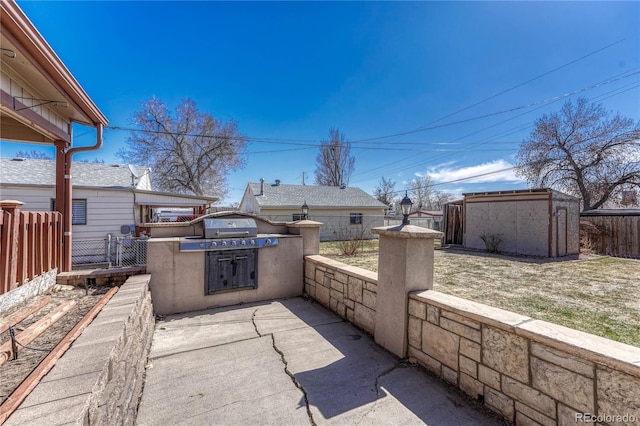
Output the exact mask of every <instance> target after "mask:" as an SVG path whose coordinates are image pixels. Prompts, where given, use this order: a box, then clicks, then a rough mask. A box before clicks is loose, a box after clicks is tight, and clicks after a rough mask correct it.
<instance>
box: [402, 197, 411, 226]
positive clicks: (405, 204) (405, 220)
mask: <svg viewBox="0 0 640 426" xmlns="http://www.w3.org/2000/svg"><path fill="white" fill-rule="evenodd" d="M411 206H413V201H411V198H409V197H408V196H407V192H406V191H405V193H404V198H403V199H402V201H400V209H401V210H402V224H403V225H408V224H409V213H411Z"/></svg>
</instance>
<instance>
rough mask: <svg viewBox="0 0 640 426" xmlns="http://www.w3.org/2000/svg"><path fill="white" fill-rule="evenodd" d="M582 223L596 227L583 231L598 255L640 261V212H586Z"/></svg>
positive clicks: (584, 228) (582, 227)
mask: <svg viewBox="0 0 640 426" xmlns="http://www.w3.org/2000/svg"><path fill="white" fill-rule="evenodd" d="M580 221H581V222H584V221H587V222H590V223H591V224H592V225H594V226H595V227H593V228H592V227H589V229H587V227H584V226H583V225H581V229H583V230H584V232H587V233H588V238H589V243H590V245H591V249H592V250H593V251H595V252H596V253H600V254H606V255H609V256H616V257H631V258H636V259H640V210H622V209H621V210H620V211H608V212H605V211H599V210H594V211H586V212H582V213H581V214H580Z"/></svg>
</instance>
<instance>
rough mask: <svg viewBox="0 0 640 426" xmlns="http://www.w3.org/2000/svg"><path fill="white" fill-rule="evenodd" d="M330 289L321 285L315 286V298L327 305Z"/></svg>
mask: <svg viewBox="0 0 640 426" xmlns="http://www.w3.org/2000/svg"><path fill="white" fill-rule="evenodd" d="M329 295H330V290H329V288H328V287H325V286H323V285H317V286H316V300H317V301H318V302H320V303H322V304H323V305H325V306H329V299H330V296H329Z"/></svg>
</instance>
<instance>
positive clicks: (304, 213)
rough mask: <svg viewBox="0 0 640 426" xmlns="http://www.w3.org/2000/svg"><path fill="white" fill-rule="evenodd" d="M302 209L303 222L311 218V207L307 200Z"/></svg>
mask: <svg viewBox="0 0 640 426" xmlns="http://www.w3.org/2000/svg"><path fill="white" fill-rule="evenodd" d="M301 209H302V220H307V217H309V206H308V205H307V200H305V201H304V204H303V205H302V207H301Z"/></svg>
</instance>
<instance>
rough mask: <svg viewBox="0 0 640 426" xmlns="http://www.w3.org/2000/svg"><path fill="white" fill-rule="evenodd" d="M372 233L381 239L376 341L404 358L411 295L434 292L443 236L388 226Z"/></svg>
mask: <svg viewBox="0 0 640 426" xmlns="http://www.w3.org/2000/svg"><path fill="white" fill-rule="evenodd" d="M372 232H373V233H374V234H378V235H379V236H380V248H379V255H378V294H377V296H376V318H375V332H374V337H375V341H376V343H378V344H379V345H380V346H382V347H384V348H386V349H387V350H388V351H390V352H392V353H394V354H395V355H397V356H399V357H400V358H404V357H405V356H406V354H407V339H408V337H407V323H408V319H407V317H408V312H407V310H408V300H409V296H408V294H409V292H412V291H417V290H421V291H422V290H431V289H432V288H433V246H434V240H435V239H436V238H441V237H442V232H438V231H434V230H432V229H428V228H422V227H419V226H414V225H404V226H402V225H399V226H385V227H380V228H373V230H372Z"/></svg>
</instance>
